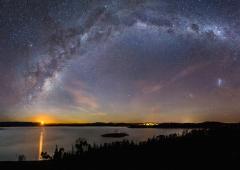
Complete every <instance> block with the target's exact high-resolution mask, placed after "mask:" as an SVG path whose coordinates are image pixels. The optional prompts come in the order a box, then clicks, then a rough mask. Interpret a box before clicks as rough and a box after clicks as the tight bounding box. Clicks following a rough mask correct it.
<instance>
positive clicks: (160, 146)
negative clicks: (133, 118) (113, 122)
mask: <svg viewBox="0 0 240 170" xmlns="http://www.w3.org/2000/svg"><path fill="white" fill-rule="evenodd" d="M239 144H240V127H239V126H234V127H231V126H227V127H217V128H210V129H196V130H186V131H184V132H183V134H182V135H177V134H171V135H168V136H164V135H160V136H156V137H153V138H151V139H148V140H147V141H143V142H139V143H134V142H132V141H128V140H123V141H121V142H113V143H105V144H101V145H90V144H88V142H87V141H86V140H84V139H81V138H79V139H78V140H77V141H76V144H75V146H74V147H73V149H72V150H71V151H70V152H66V151H64V149H63V148H58V147H56V149H55V152H54V154H53V155H49V154H47V153H46V152H45V153H43V154H42V156H43V158H44V159H48V160H51V161H57V162H58V161H60V162H63V164H64V162H65V163H66V164H67V163H68V162H71V165H73V164H75V165H76V166H77V165H79V166H80V165H81V166H84V167H88V166H90V167H92V166H94V165H95V163H97V164H99V167H101V166H106V167H108V168H109V167H111V166H110V164H112V163H113V167H114V169H116V168H120V167H121V169H124V167H125V166H126V167H132V168H138V169H141V168H143V167H149V168H150V167H151V168H155V169H156V168H164V169H165V168H166V169H178V168H180V167H181V168H183V167H185V168H187V167H191V166H190V165H191V164H195V165H194V166H196V167H194V166H193V167H192V168H193V169H198V168H200V167H201V168H204V167H208V168H214V169H215V168H217V167H221V168H222V167H225V168H227V169H231V168H233V167H234V166H239V161H240V147H239Z"/></svg>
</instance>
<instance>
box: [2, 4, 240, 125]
mask: <svg viewBox="0 0 240 170" xmlns="http://www.w3.org/2000/svg"><path fill="white" fill-rule="evenodd" d="M239 7H240V2H238V1H237V0H211V1H208V0H172V1H169V0H150V1H149V0H148V1H145V0H139V1H137V0H134V1H128V0H121V1H120V0H103V1H97V0H89V1H88V0H81V1H80V0H58V1H47V0H41V1H40V0H39V1H38V0H36V1H27V0H22V1H17V0H0V9H1V10H0V80H1V82H2V83H1V84H0V115H1V118H0V120H35V119H36V118H37V117H39V116H45V117H48V119H49V121H52V122H96V121H98V122H99V121H106V122H110V121H113V122H143V121H153V122H173V121H175V122H200V121H225V122H234V121H238V120H239V118H240V113H239V112H240V106H239V104H238V103H239V99H240V79H239V74H240V58H239V57H240V50H239V49H240V48H239V44H240V35H239V28H240V18H239V16H240V10H239V9H240V8H239Z"/></svg>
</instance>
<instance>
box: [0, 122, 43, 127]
mask: <svg viewBox="0 0 240 170" xmlns="http://www.w3.org/2000/svg"><path fill="white" fill-rule="evenodd" d="M39 125H40V123H39V122H0V127H31V126H39Z"/></svg>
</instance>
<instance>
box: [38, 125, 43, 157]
mask: <svg viewBox="0 0 240 170" xmlns="http://www.w3.org/2000/svg"><path fill="white" fill-rule="evenodd" d="M43 133H44V127H42V129H41V131H40V138H39V148H38V160H41V153H42V151H43Z"/></svg>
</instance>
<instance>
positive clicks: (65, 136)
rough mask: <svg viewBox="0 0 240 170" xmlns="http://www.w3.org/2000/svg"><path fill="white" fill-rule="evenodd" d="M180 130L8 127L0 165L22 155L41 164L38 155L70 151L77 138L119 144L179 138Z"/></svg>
mask: <svg viewBox="0 0 240 170" xmlns="http://www.w3.org/2000/svg"><path fill="white" fill-rule="evenodd" d="M113 132H125V133H128V134H129V136H126V137H124V138H119V139H116V138H103V137H101V135H102V134H104V133H113ZM182 132H183V130H182V129H154V128H147V129H133V128H126V127H10V128H4V130H0V161H9V160H12V161H16V160H17V157H18V155H20V154H24V155H25V156H26V159H27V160H41V152H48V153H49V154H52V153H53V151H54V149H55V146H56V145H58V146H59V147H64V148H65V150H66V151H71V149H72V145H74V143H75V141H76V139H77V138H79V137H81V138H85V139H86V140H87V141H88V142H89V143H90V144H94V143H95V144H102V143H107V142H114V141H119V140H124V139H127V140H133V141H134V142H139V141H144V140H147V139H148V138H151V137H153V136H157V135H168V134H172V133H178V134H181V133H182Z"/></svg>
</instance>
